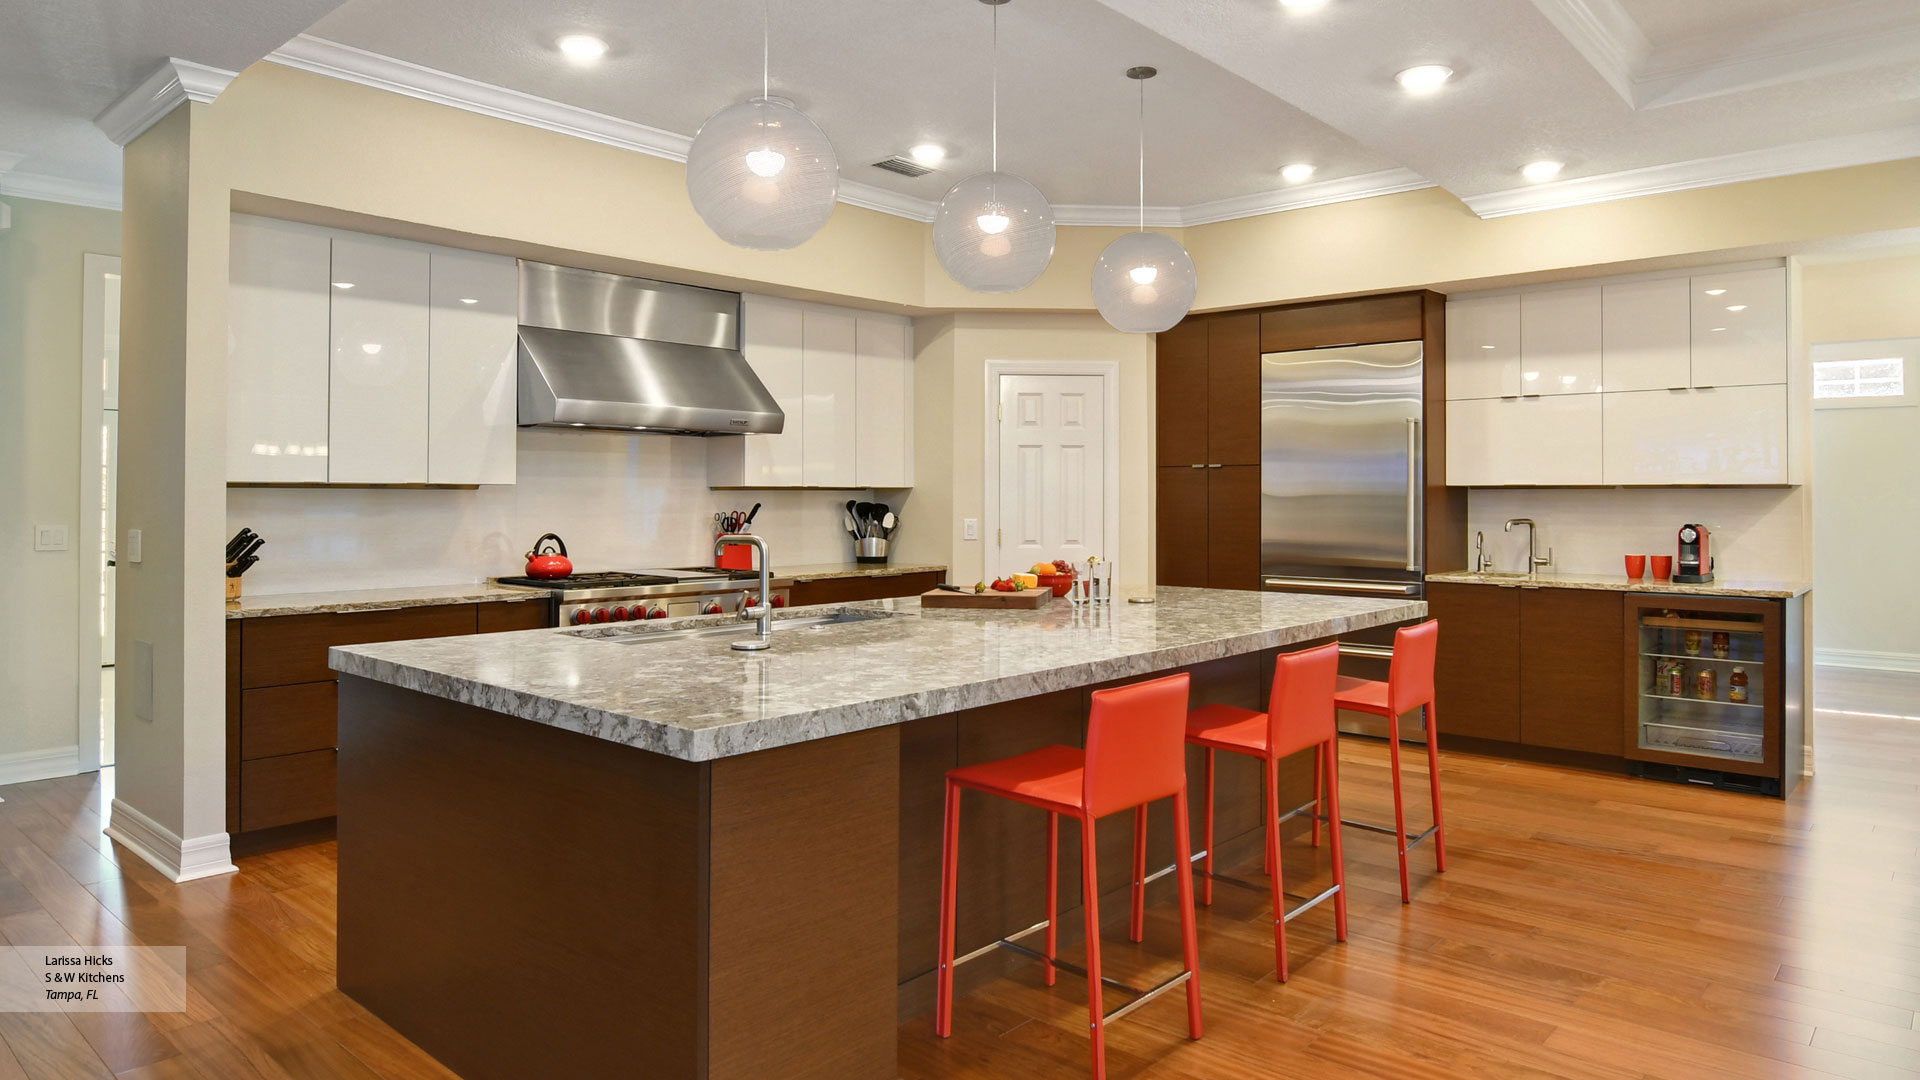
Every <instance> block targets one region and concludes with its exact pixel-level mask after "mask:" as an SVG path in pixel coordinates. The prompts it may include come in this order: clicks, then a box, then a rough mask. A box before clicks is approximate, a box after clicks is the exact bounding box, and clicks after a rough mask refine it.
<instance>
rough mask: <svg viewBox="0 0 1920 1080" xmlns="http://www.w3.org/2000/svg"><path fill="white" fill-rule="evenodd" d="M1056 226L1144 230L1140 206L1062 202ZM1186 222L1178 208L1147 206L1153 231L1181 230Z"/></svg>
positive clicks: (1055, 215)
mask: <svg viewBox="0 0 1920 1080" xmlns="http://www.w3.org/2000/svg"><path fill="white" fill-rule="evenodd" d="M1053 223H1054V224H1055V225H1093V226H1110V227H1116V228H1122V229H1137V228H1139V227H1140V207H1139V206H1138V205H1134V206H1101V205H1099V204H1097V203H1061V204H1059V205H1057V206H1055V207H1054V208H1053ZM1185 223H1186V219H1185V217H1184V216H1183V214H1182V210H1181V208H1180V207H1178V206H1149V207H1147V221H1146V226H1147V228H1149V229H1178V228H1181V227H1182V226H1183V225H1185Z"/></svg>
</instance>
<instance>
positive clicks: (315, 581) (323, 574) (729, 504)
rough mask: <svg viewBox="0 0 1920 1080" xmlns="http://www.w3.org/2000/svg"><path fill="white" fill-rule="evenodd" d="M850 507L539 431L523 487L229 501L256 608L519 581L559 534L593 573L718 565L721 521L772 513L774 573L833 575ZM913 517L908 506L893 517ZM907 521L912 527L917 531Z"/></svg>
mask: <svg viewBox="0 0 1920 1080" xmlns="http://www.w3.org/2000/svg"><path fill="white" fill-rule="evenodd" d="M887 494H888V495H897V494H898V493H891V492H890V493H887ZM850 498H853V499H863V500H870V499H873V498H874V495H873V493H871V492H858V491H713V490H711V489H709V488H708V487H707V444H706V440H704V439H699V438H692V437H685V436H662V435H638V436H636V435H621V434H617V433H612V432H590V431H583V432H572V431H546V430H537V429H529V430H525V431H522V432H520V433H519V482H518V483H516V484H514V485H512V486H489V487H482V488H479V489H477V490H470V491H450V490H432V489H428V490H420V489H395V488H229V489H228V490H227V526H228V535H232V534H233V533H234V532H236V531H238V530H239V529H240V528H241V527H243V526H244V527H247V528H251V529H253V530H254V531H255V532H257V533H259V534H260V535H261V536H264V537H266V539H267V543H266V546H264V547H263V548H261V549H260V563H259V565H257V566H255V567H254V568H253V569H251V570H249V571H248V572H247V576H246V591H247V594H248V595H250V596H255V595H271V594H273V593H285V592H308V591H316V590H327V589H368V588H385V587H389V586H404V585H451V584H462V583H466V582H472V581H479V580H482V579H484V578H489V577H497V576H500V575H503V574H518V573H521V572H522V571H523V570H524V569H525V558H524V554H525V552H526V551H527V549H528V548H530V547H531V546H532V545H533V542H534V540H535V538H537V537H538V536H540V534H542V533H547V532H552V533H558V534H559V535H560V536H561V538H562V539H564V540H565V541H566V544H567V552H568V554H569V555H570V556H571V557H572V559H573V563H574V565H575V567H577V568H579V569H581V570H583V571H591V570H638V569H642V568H645V567H656V566H699V565H707V564H711V563H712V561H713V530H714V522H713V515H714V513H715V511H718V510H723V509H734V508H738V509H742V510H745V509H747V508H749V507H751V506H752V505H753V504H754V503H755V502H760V503H763V504H764V505H763V507H762V508H761V510H760V516H759V517H758V518H756V519H755V521H754V523H753V531H754V532H756V533H759V534H760V535H762V536H764V537H766V538H767V543H768V545H769V547H771V549H772V551H773V563H774V566H775V568H776V569H777V568H778V567H779V566H781V565H782V564H787V565H795V564H801V563H822V562H834V561H838V560H843V559H851V558H852V555H853V552H852V541H851V540H850V539H848V537H847V534H846V532H845V530H844V529H843V528H842V527H841V512H842V508H843V507H844V506H845V504H846V501H847V500H848V499H850ZM902 506H903V503H902V502H901V501H900V500H899V499H897V498H896V499H895V501H894V509H895V510H896V511H899V510H901V509H902ZM908 517H909V515H905V514H902V528H911V527H913V523H912V522H910V521H908V520H907V518H908ZM927 527H935V526H934V525H932V524H931V523H929V525H928V526H927Z"/></svg>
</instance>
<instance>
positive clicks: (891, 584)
mask: <svg viewBox="0 0 1920 1080" xmlns="http://www.w3.org/2000/svg"><path fill="white" fill-rule="evenodd" d="M945 580H947V572H946V571H945V570H928V571H924V572H921V573H917V574H867V575H862V576H860V577H844V578H816V579H814V580H812V581H796V582H794V583H793V588H791V589H788V590H787V603H789V604H791V605H793V606H794V607H806V606H808V605H810V604H851V603H854V602H855V601H858V600H887V599H892V598H894V597H899V596H919V595H920V594H921V593H923V592H926V591H927V590H928V589H931V588H933V587H934V586H935V585H938V584H940V583H941V582H943V581H945Z"/></svg>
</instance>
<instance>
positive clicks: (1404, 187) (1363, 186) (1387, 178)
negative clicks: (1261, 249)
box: [1180, 169, 1434, 226]
mask: <svg viewBox="0 0 1920 1080" xmlns="http://www.w3.org/2000/svg"><path fill="white" fill-rule="evenodd" d="M1433 186H1434V183H1433V181H1431V180H1428V179H1427V178H1426V177H1424V176H1421V175H1420V174H1419V173H1416V172H1414V171H1413V170H1411V169H1385V170H1382V171H1380V172H1371V173H1361V174H1360V175H1359V176H1345V177H1340V178H1338V179H1333V180H1317V181H1314V182H1312V183H1308V184H1295V185H1294V186H1292V187H1286V188H1280V189H1279V190H1277V191H1260V192H1255V193H1254V194H1252V195H1236V196H1234V197H1233V198H1229V199H1216V200H1214V201H1213V202H1204V203H1195V204H1194V205H1192V206H1189V207H1185V208H1184V209H1182V210H1181V212H1180V219H1181V220H1180V223H1181V224H1182V225H1186V226H1193V225H1211V224H1213V223H1214V222H1216V221H1232V220H1234V219H1235V218H1245V217H1256V216H1258V215H1261V214H1277V213H1280V212H1281V211H1284V210H1303V209H1305V208H1307V207H1309V206H1326V205H1328V204H1330V203H1340V202H1352V201H1353V200H1355V199H1371V198H1373V197H1375V196H1377V195H1397V194H1399V193H1400V192H1403V191H1419V190H1420V189H1422V188H1430V187H1433Z"/></svg>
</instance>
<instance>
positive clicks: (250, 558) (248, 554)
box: [232, 535, 267, 576]
mask: <svg viewBox="0 0 1920 1080" xmlns="http://www.w3.org/2000/svg"><path fill="white" fill-rule="evenodd" d="M266 542H267V541H266V538H265V537H261V536H257V535H256V536H255V537H254V538H253V539H252V540H251V541H250V542H248V544H247V547H246V550H244V551H242V552H241V553H240V554H239V556H238V557H236V558H235V559H233V560H232V561H234V562H236V563H237V562H239V561H240V560H241V559H245V560H247V565H248V566H252V565H253V564H254V563H256V562H259V561H260V559H259V555H260V548H261V546H262V545H263V544H265V543H266ZM235 576H238V575H235Z"/></svg>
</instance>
